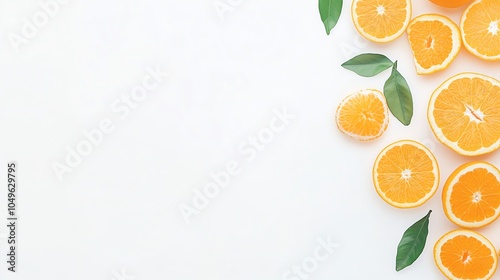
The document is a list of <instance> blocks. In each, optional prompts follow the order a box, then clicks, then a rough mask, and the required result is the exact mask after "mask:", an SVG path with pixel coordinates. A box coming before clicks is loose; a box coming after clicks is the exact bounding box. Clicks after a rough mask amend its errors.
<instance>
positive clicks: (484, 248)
mask: <svg viewBox="0 0 500 280" xmlns="http://www.w3.org/2000/svg"><path fill="white" fill-rule="evenodd" d="M434 261H435V262H436V266H437V267H438V268H439V270H440V271H441V272H442V273H443V274H444V275H445V276H446V277H447V278H448V279H456V280H460V279H468V280H471V279H475V280H482V279H490V278H491V277H492V276H493V274H495V272H496V269H497V265H498V257H497V254H496V252H495V247H494V246H493V244H491V242H490V241H489V240H488V239H487V238H486V237H484V236H482V235H481V234H479V233H476V232H473V231H470V230H465V229H459V230H454V231H451V232H448V233H447V234H445V235H443V236H442V237H441V238H440V239H439V240H438V241H437V242H436V245H434Z"/></svg>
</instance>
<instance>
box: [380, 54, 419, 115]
mask: <svg viewBox="0 0 500 280" xmlns="http://www.w3.org/2000/svg"><path fill="white" fill-rule="evenodd" d="M384 95H385V99H386V100H387V106H389V110H390V111H391V113H392V114H393V115H394V116H395V117H396V118H397V119H398V120H399V121H400V122H401V123H402V124H404V125H409V124H410V122H411V118H412V117H413V99H412V97H411V91H410V87H409V86H408V83H407V82H406V80H405V78H404V77H403V76H402V75H401V74H400V73H399V72H398V62H397V61H396V62H394V66H392V73H391V76H390V77H389V79H387V81H386V82H385V84H384Z"/></svg>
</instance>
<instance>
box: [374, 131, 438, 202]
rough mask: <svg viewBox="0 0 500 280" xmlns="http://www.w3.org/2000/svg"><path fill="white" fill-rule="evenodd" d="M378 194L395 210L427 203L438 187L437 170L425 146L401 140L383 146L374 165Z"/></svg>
mask: <svg viewBox="0 0 500 280" xmlns="http://www.w3.org/2000/svg"><path fill="white" fill-rule="evenodd" d="M373 184H374V185H375V190H376V191H377V193H378V195H379V196H380V197H381V198H382V199H383V200H384V201H385V202H387V203H389V204H390V205H392V206H394V207H398V208H411V207H417V206H420V205H422V204H424V203H425V202H426V201H427V200H429V199H430V198H431V197H432V196H433V195H434V193H436V190H437V188H438V185H439V167H438V163H437V161H436V158H435V157H434V155H433V154H432V153H431V151H429V149H427V148H426V147H425V146H424V145H422V144H420V143H418V142H415V141H412V140H401V141H398V142H395V143H392V144H390V145H389V146H387V147H385V148H384V149H383V150H382V151H381V152H380V154H379V155H378V156H377V159H376V160H375V164H374V165H373Z"/></svg>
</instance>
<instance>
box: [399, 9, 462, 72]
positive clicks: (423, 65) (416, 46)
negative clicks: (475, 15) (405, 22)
mask: <svg viewBox="0 0 500 280" xmlns="http://www.w3.org/2000/svg"><path fill="white" fill-rule="evenodd" d="M407 33H408V41H409V42H410V46H411V50H412V52H413V58H414V61H415V68H416V70H417V74H419V75H421V74H430V73H434V72H437V71H440V70H443V69H446V68H447V67H448V66H449V65H450V64H451V62H453V60H455V58H456V57H457V55H458V52H459V51H460V47H461V45H462V42H461V39H460V30H459V29H458V26H457V25H456V24H455V23H454V22H453V21H451V20H450V19H449V18H447V17H445V16H441V15H436V14H425V15H421V16H418V17H416V18H414V19H413V20H412V21H411V22H410V25H409V26H408V30H407Z"/></svg>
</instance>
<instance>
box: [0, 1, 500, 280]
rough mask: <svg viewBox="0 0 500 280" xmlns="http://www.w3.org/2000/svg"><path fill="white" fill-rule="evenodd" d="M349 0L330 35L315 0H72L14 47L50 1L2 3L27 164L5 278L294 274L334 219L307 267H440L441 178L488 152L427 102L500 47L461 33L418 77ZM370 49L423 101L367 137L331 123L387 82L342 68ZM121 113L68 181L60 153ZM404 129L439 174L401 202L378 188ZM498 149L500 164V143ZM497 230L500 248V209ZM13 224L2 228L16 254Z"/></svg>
mask: <svg viewBox="0 0 500 280" xmlns="http://www.w3.org/2000/svg"><path fill="white" fill-rule="evenodd" d="M46 1H47V0H41V2H46ZM222 2H223V3H227V2H226V1H225V0H222ZM345 2H346V3H345V6H344V10H343V14H342V16H341V19H340V21H339V23H338V25H337V27H336V28H335V29H334V31H333V32H332V34H331V35H330V36H327V35H326V34H325V31H324V27H323V25H322V22H321V20H320V17H319V13H318V7H317V1H286V0H274V1H265V0H253V1H247V0H241V1H240V2H238V1H235V0H233V1H232V3H235V5H234V7H232V10H230V11H227V12H225V13H224V14H223V17H222V18H221V17H220V15H219V14H218V13H217V11H216V10H215V9H214V2H213V0H194V1H173V0H167V1H153V0H140V1H139V0H134V1H132V0H106V1H97V0H85V1H83V0H70V1H69V3H68V4H66V5H62V6H61V7H60V11H59V12H58V13H57V14H56V15H55V16H54V17H52V18H50V21H49V22H48V24H47V25H46V26H43V27H41V28H40V29H39V31H38V32H37V33H36V36H34V37H33V38H30V39H29V40H28V41H29V42H28V43H26V44H23V45H22V46H20V48H19V51H17V52H16V51H15V49H14V48H13V46H12V44H11V43H10V41H9V34H12V33H16V34H19V35H21V29H22V27H23V24H24V23H23V18H24V17H26V18H28V19H30V20H31V19H32V17H33V15H34V14H35V13H36V12H37V11H40V10H41V7H40V5H39V1H31V0H30V1H28V0H22V1H19V0H2V1H0V29H1V31H2V36H1V37H0V74H1V77H2V78H1V79H0V128H1V137H0V155H1V161H0V162H1V164H2V165H3V166H4V171H0V174H1V176H0V182H6V170H5V169H6V167H5V165H6V162H7V161H8V160H17V161H18V162H19V170H18V175H19V176H20V178H19V189H18V195H19V200H20V201H19V210H18V214H19V217H20V221H19V223H20V225H19V233H18V238H19V247H18V248H19V249H18V257H19V263H18V271H19V272H18V273H16V274H13V273H10V272H7V269H6V264H5V263H4V262H3V261H2V264H1V265H0V279H22V280H45V279H47V280H66V279H71V280H80V279H93V280H98V279H103V280H110V279H114V280H129V279H132V278H133V279H136V280H152V279H179V280H184V279H185V280H195V279H205V280H212V279H214V280H215V279H217V280H232V279H238V280H245V279H252V280H255V279H260V280H281V279H283V275H284V273H285V272H286V271H287V270H289V269H290V268H291V267H292V266H294V265H300V264H301V263H302V262H303V261H304V260H305V259H307V258H308V257H311V256H313V252H314V250H315V248H316V247H317V246H318V244H319V243H318V241H317V239H318V238H324V239H325V238H326V237H328V236H329V237H330V238H331V240H333V241H334V242H336V243H337V244H338V245H339V247H338V248H335V249H334V252H333V253H332V254H330V255H329V257H328V258H327V259H326V260H325V261H323V262H320V263H319V265H318V267H317V269H315V270H314V271H312V272H311V273H309V274H308V278H307V279H312V280H321V279H356V280H357V279H443V277H442V276H441V274H440V272H439V271H438V270H437V268H436V267H435V265H434V261H433V256H432V247H433V246H434V243H435V241H436V240H437V239H438V238H439V237H440V236H441V235H443V234H444V233H446V232H447V231H449V230H452V229H455V228H456V227H455V226H454V225H453V224H452V223H451V222H449V221H448V220H447V218H446V217H445V216H444V214H443V212H442V208H441V188H442V185H443V183H444V181H445V180H446V178H447V176H448V175H449V174H450V173H451V172H452V171H453V170H454V169H455V168H456V167H458V166H459V165H460V164H462V163H465V162H467V161H469V160H471V159H470V158H465V157H462V156H458V155H456V154H455V153H454V152H452V151H451V150H449V149H447V148H446V147H444V146H442V145H441V144H439V143H438V142H437V141H436V139H435V137H434V136H433V134H432V132H431V131H430V128H429V126H428V124H427V120H426V108H427V101H428V98H429V96H430V94H431V93H432V91H433V90H434V89H435V88H436V87H437V86H438V85H439V84H440V83H441V82H443V81H444V80H445V79H446V78H448V77H450V76H451V75H453V74H456V73H459V72H462V71H475V72H481V73H484V74H489V75H492V76H494V77H496V78H500V71H499V70H498V66H499V64H498V63H486V62H482V61H480V60H479V59H476V58H475V57H473V56H472V55H470V54H468V53H467V52H466V51H465V50H464V49H462V51H461V53H460V55H459V57H458V58H457V59H456V60H455V62H454V63H453V64H452V66H451V67H450V68H449V69H447V70H445V71H443V72H440V73H437V74H434V75H431V76H428V77H427V76H425V77H419V76H417V75H416V73H415V70H414V66H413V61H412V55H411V51H410V48H409V45H408V42H407V38H406V34H404V35H403V36H402V37H401V38H399V39H398V40H397V41H395V42H392V43H389V44H383V45H382V44H375V43H371V42H368V41H366V40H364V39H361V38H360V37H359V35H358V34H357V32H356V31H355V29H354V27H353V24H352V21H351V16H350V1H345ZM42 11H43V10H42ZM462 11H463V8H459V9H454V10H449V9H443V8H439V7H437V6H435V5H433V4H431V3H430V2H428V1H426V0H418V1H414V4H413V15H414V16H416V15H419V14H422V13H430V12H432V13H445V14H446V15H448V16H449V17H450V18H452V19H453V20H454V21H455V22H458V21H459V18H460V15H461V13H462ZM362 52H378V53H383V54H386V55H387V56H388V57H389V58H391V59H392V60H398V61H399V70H400V72H401V73H402V74H403V75H404V76H405V77H406V79H407V81H408V83H409V85H410V87H411V89H412V93H413V98H414V111H415V112H414V117H413V121H412V123H411V125H410V126H409V127H404V126H403V125H401V124H400V123H399V122H398V121H397V120H396V119H395V118H394V117H392V116H391V120H390V124H389V128H388V130H387V131H386V133H385V134H384V135H383V136H382V137H381V138H379V139H378V140H376V141H373V142H369V143H359V142H356V141H353V140H350V139H348V138H346V137H345V136H343V135H342V134H340V133H339V132H338V131H337V129H336V127H335V125H334V123H333V117H334V113H335V109H336V107H337V105H338V103H339V102H340V101H341V100H342V99H343V98H344V97H345V96H346V95H347V94H349V93H351V92H354V91H356V90H359V89H363V88H377V89H382V87H383V83H384V81H385V79H386V78H387V77H388V75H389V71H387V72H384V73H382V74H380V75H379V76H377V77H374V78H362V77H358V76H356V75H355V74H354V73H352V72H349V71H347V70H345V69H343V68H342V67H340V64H341V63H342V62H344V61H345V60H347V59H349V58H350V57H352V56H354V55H355V54H358V53H362ZM157 65H158V66H159V67H160V69H162V70H163V71H165V72H169V73H170V77H169V78H168V79H165V80H164V81H163V82H162V83H161V84H160V86H159V87H158V89H156V90H154V91H152V92H151V93H150V94H149V95H148V97H147V98H146V99H145V100H144V101H143V102H141V103H140V104H139V105H138V106H137V108H135V109H134V110H133V111H132V112H131V114H130V115H128V117H127V118H124V119H123V120H122V119H120V118H119V117H118V115H117V114H116V113H114V112H113V111H112V109H111V107H112V103H113V102H114V101H115V100H117V98H120V96H121V95H128V94H130V91H131V89H132V88H133V87H134V86H136V85H140V83H141V81H142V78H143V77H144V76H145V75H147V71H146V69H147V67H152V68H155V67H156V66H157ZM283 108H286V109H287V111H288V112H289V113H290V114H292V115H294V119H293V120H291V121H290V123H289V124H288V125H287V126H286V127H285V129H284V130H283V131H281V132H279V133H276V134H275V135H274V138H273V140H272V141H271V142H270V143H268V144H267V145H266V146H265V149H263V150H262V151H259V152H258V153H257V155H256V157H255V159H253V160H252V161H251V162H247V158H248V157H247V156H245V155H243V154H241V153H239V152H238V146H239V145H241V144H242V143H244V142H245V141H247V139H248V137H251V136H254V135H256V134H257V133H259V132H260V131H262V130H263V129H265V128H266V127H268V126H269V121H270V120H272V119H273V110H282V109H283ZM105 118H109V119H111V120H113V123H114V125H115V129H114V130H113V132H112V133H109V134H106V135H105V137H104V140H103V142H102V143H101V144H100V145H98V146H97V147H94V149H93V151H92V152H91V153H90V154H89V155H88V156H86V157H84V159H83V160H82V162H81V164H79V165H78V166H77V167H76V168H74V170H73V171H72V172H71V173H66V174H64V175H63V180H62V181H60V180H58V178H57V176H56V174H55V173H54V170H53V164H54V162H59V163H62V164H63V163H64V162H65V157H66V155H67V151H66V147H73V148H74V147H75V146H76V145H77V144H78V143H80V142H81V141H82V140H84V139H85V138H84V136H83V135H82V131H83V130H85V129H86V130H91V129H95V128H97V127H98V125H99V122H100V121H101V120H103V119H105ZM406 138H407V139H414V140H418V141H421V142H423V143H424V144H425V145H427V146H428V147H429V148H430V149H431V150H432V151H433V152H434V153H435V155H436V157H437V159H438V161H439V163H440V167H441V174H442V176H441V177H442V178H441V184H440V189H439V191H438V193H437V194H436V195H435V196H434V197H433V198H432V199H431V200H430V201H429V202H428V203H426V204H425V205H423V206H422V207H419V208H416V209H411V210H400V209H396V208H393V207H391V206H389V205H388V204H386V203H385V202H383V201H382V200H381V199H380V198H379V197H378V196H377V194H376V192H375V190H374V188H373V185H372V181H371V168H372V164H373V161H374V159H375V157H376V155H377V154H378V152H379V151H380V150H381V149H382V148H383V147H385V146H386V145H388V144H389V143H392V142H393V141H396V140H400V139H406ZM481 159H485V160H487V161H489V162H492V163H494V164H500V159H499V158H498V155H497V154H493V155H489V156H486V157H483V158H481ZM232 160H234V161H236V162H238V163H239V164H240V168H241V172H240V173H239V174H238V175H237V176H234V177H232V178H231V182H230V184H229V186H227V187H226V188H225V189H223V190H221V192H220V193H219V195H218V196H217V197H215V198H213V199H211V200H210V203H209V205H208V206H207V207H206V208H204V209H202V210H201V212H200V214H199V215H197V216H192V217H191V219H190V221H191V222H190V223H189V224H187V223H186V222H185V220H184V219H183V216H182V214H181V211H180V210H179V206H180V205H181V204H182V203H184V204H186V205H190V204H191V200H192V199H193V197H194V195H195V190H201V189H203V187H204V186H205V185H206V184H207V183H209V182H211V180H212V179H211V178H210V176H209V174H210V173H211V172H217V171H220V170H223V169H224V167H225V165H226V164H227V163H228V162H230V161H232ZM2 184H3V185H4V187H2V191H1V192H0V209H6V193H7V192H6V190H5V188H6V186H5V183H2ZM429 209H432V210H434V212H433V214H432V216H431V221H430V228H429V231H430V232H429V236H428V241H427V246H426V248H425V250H424V252H423V253H422V255H421V257H420V258H419V259H418V260H417V261H416V262H415V263H414V264H413V265H412V266H411V267H408V268H406V269H405V270H403V271H401V272H399V273H397V272H396V271H395V254H396V247H397V244H398V242H399V239H400V238H401V235H402V234H403V232H404V231H405V230H406V228H407V227H409V226H410V225H411V224H412V223H413V222H415V221H417V220H418V219H419V218H421V217H423V216H424V215H425V214H426V213H427V211H428V210H429ZM0 213H1V215H0V217H1V220H2V222H1V224H4V222H3V221H5V217H6V210H1V211H0ZM480 232H481V233H483V234H485V235H486V236H487V237H489V238H490V239H491V241H492V242H493V243H494V244H495V246H497V248H500V237H499V236H500V235H499V233H500V228H499V226H498V223H497V224H493V225H490V226H489V227H487V228H485V229H483V230H480ZM6 234H7V229H6V227H5V226H2V227H0V253H1V255H2V256H5V254H6V249H7V244H6V241H5V237H6ZM0 259H1V260H4V259H5V257H0ZM124 275H126V276H127V277H128V278H127V277H125V276H124ZM290 279H292V280H296V279H298V278H296V279H293V278H290Z"/></svg>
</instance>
